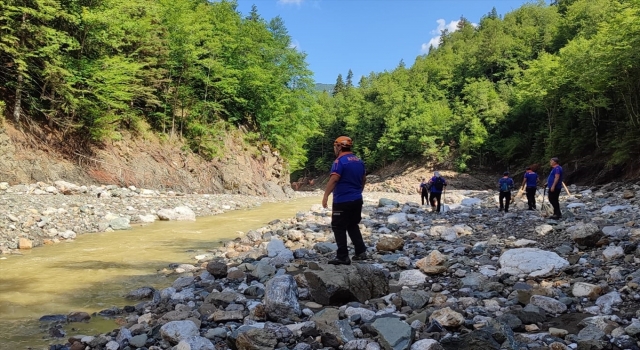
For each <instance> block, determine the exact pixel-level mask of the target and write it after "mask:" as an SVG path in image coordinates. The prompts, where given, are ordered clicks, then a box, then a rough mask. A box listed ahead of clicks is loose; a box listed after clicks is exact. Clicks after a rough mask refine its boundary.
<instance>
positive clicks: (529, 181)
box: [522, 167, 538, 210]
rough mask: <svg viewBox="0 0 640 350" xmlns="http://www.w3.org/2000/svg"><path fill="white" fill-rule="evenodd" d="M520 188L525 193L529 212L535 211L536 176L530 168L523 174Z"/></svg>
mask: <svg viewBox="0 0 640 350" xmlns="http://www.w3.org/2000/svg"><path fill="white" fill-rule="evenodd" d="M525 186H526V187H525ZM522 187H524V188H525V193H526V194H527V204H528V205H529V210H535V209H536V189H537V187H538V174H536V173H535V172H534V171H533V169H532V168H531V167H527V169H526V171H525V173H524V179H522Z"/></svg>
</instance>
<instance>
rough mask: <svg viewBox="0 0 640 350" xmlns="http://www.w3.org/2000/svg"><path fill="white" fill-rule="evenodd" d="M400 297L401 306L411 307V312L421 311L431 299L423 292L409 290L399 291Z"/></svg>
mask: <svg viewBox="0 0 640 350" xmlns="http://www.w3.org/2000/svg"><path fill="white" fill-rule="evenodd" d="M400 297H401V298H402V302H403V304H405V305H407V306H409V307H411V308H412V309H413V310H417V309H421V308H422V307H424V306H425V305H426V304H427V303H428V302H429V299H430V298H431V295H430V294H429V293H427V292H425V291H423V290H416V291H414V290H409V289H403V290H402V291H400Z"/></svg>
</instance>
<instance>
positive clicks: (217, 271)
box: [207, 261, 227, 278]
mask: <svg viewBox="0 0 640 350" xmlns="http://www.w3.org/2000/svg"><path fill="white" fill-rule="evenodd" d="M207 272H209V273H210V274H211V275H212V276H213V277H215V278H224V277H227V264H225V263H223V262H221V261H211V262H209V263H208V264H207Z"/></svg>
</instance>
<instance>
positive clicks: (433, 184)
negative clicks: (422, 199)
mask: <svg viewBox="0 0 640 350" xmlns="http://www.w3.org/2000/svg"><path fill="white" fill-rule="evenodd" d="M428 184H429V192H431V194H430V195H429V203H430V204H431V211H432V212H437V213H439V212H440V199H441V198H442V191H444V188H445V187H447V181H446V180H445V179H444V177H442V176H440V173H439V172H437V171H436V172H434V173H433V177H432V178H431V179H430V180H429V182H428ZM436 203H437V205H436Z"/></svg>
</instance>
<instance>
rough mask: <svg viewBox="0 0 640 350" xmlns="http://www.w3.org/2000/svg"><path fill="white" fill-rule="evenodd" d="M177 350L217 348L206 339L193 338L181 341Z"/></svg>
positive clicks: (212, 349)
mask: <svg viewBox="0 0 640 350" xmlns="http://www.w3.org/2000/svg"><path fill="white" fill-rule="evenodd" d="M175 350H215V346H214V345H213V343H212V342H211V340H209V339H207V338H205V337H201V336H193V337H189V338H187V339H183V340H181V341H180V342H179V343H178V345H176V347H175Z"/></svg>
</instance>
